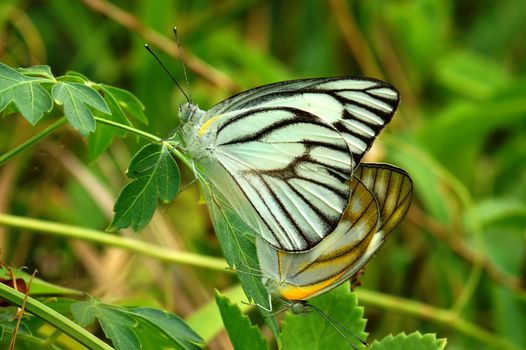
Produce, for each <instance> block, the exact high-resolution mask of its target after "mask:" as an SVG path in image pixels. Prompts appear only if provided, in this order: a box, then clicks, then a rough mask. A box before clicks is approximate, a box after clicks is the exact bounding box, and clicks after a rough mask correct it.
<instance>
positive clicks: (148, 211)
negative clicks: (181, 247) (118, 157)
mask: <svg viewBox="0 0 526 350" xmlns="http://www.w3.org/2000/svg"><path fill="white" fill-rule="evenodd" d="M127 175H128V177H129V178H131V179H133V181H132V182H131V183H129V184H128V185H126V186H125V187H124V188H123V190H122V191H121V193H120V194H119V197H118V198H117V201H116V203H115V206H114V208H113V211H114V212H115V216H114V218H113V221H112V223H111V225H110V227H109V229H110V230H117V229H121V228H124V227H128V226H131V227H132V228H133V229H134V230H135V231H139V230H141V229H142V228H144V226H146V224H147V223H148V222H149V221H150V220H151V218H152V216H153V214H154V212H155V208H156V207H157V202H158V201H159V200H160V201H161V202H164V203H168V202H170V201H172V200H173V199H174V198H175V196H176V195H177V192H178V191H179V187H180V185H181V174H180V173H179V168H178V167H177V163H176V162H175V160H174V159H173V158H172V156H171V155H170V152H169V151H168V149H167V148H166V146H165V145H164V144H153V143H152V144H148V145H146V146H144V147H143V148H142V149H141V150H140V151H139V152H137V154H136V155H135V156H134V157H133V159H132V160H131V162H130V166H129V168H128V172H127Z"/></svg>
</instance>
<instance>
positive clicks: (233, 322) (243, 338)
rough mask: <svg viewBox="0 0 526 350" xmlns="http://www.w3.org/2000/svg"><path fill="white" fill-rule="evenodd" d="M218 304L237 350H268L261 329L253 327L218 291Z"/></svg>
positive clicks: (231, 340) (229, 335)
mask: <svg viewBox="0 0 526 350" xmlns="http://www.w3.org/2000/svg"><path fill="white" fill-rule="evenodd" d="M216 304H217V307H218V308H219V312H220V313H221V318H222V319H223V324H224V325H225V329H226V331H227V333H228V337H229V338H230V342H231V343H232V346H233V347H234V349H235V350H244V349H251V350H265V349H267V350H268V344H267V342H266V341H265V339H264V338H263V335H262V334H261V331H260V330H259V328H257V327H256V326H254V325H252V324H251V323H250V320H249V319H248V317H247V316H245V315H243V314H242V313H241V310H239V308H238V307H237V306H236V305H234V304H233V303H231V302H230V301H229V300H228V298H227V297H225V296H223V295H221V294H220V293H219V292H218V291H217V290H216Z"/></svg>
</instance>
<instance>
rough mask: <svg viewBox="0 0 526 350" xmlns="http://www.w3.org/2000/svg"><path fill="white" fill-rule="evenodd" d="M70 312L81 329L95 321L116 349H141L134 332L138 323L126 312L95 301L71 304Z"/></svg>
mask: <svg viewBox="0 0 526 350" xmlns="http://www.w3.org/2000/svg"><path fill="white" fill-rule="evenodd" d="M71 312H72V313H73V317H74V319H75V321H76V322H77V323H78V324H80V325H81V326H83V327H85V326H88V325H90V324H92V323H93V322H94V321H95V319H97V320H98V321H99V323H100V326H101V327H102V330H103V331H104V334H105V335H106V337H107V338H108V339H110V340H111V341H112V343H113V345H114V346H115V348H116V349H118V350H120V349H122V350H125V349H129V350H134V349H138V350H139V349H141V344H140V341H139V338H138V337H137V334H136V333H135V330H134V328H137V326H138V322H137V320H135V319H133V317H130V316H129V315H128V314H127V313H126V312H123V311H122V310H120V309H118V308H116V307H112V306H110V305H105V304H103V303H100V302H99V301H97V300H95V299H91V300H88V301H81V302H78V303H74V304H72V305H71Z"/></svg>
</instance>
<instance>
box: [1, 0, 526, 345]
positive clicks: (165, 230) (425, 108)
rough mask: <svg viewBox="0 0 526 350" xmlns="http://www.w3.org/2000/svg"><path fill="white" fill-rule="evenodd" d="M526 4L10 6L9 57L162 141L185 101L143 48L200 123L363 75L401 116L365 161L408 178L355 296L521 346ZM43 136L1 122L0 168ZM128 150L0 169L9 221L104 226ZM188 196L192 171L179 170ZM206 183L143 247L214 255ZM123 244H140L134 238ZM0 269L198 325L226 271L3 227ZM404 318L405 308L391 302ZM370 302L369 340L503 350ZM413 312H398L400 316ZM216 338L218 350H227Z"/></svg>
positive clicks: (62, 153)
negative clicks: (403, 198)
mask: <svg viewBox="0 0 526 350" xmlns="http://www.w3.org/2000/svg"><path fill="white" fill-rule="evenodd" d="M525 19H526V2H524V1H520V0H515V1H513V0H502V1H453V0H416V1H401V0H368V1H357V0H355V1H344V0H329V1H314V0H307V1H257V0H252V1H229V0H225V1H206V0H198V1H175V0H170V1H168V0H162V1H151V0H134V1H122V0H121V1H118V0H113V1H112V2H106V1H104V0H81V1H66V0H62V1H60V0H55V1H53V0H50V1H42V0H41V1H37V0H35V1H30V0H20V1H16V0H3V1H2V2H1V3H0V60H1V61H2V62H4V63H6V64H8V65H11V66H30V65H35V64H47V65H50V66H51V68H52V70H53V72H54V73H55V75H60V74H64V73H65V72H66V71H68V70H74V71H77V72H80V73H83V74H85V75H87V76H88V77H89V78H90V79H92V80H93V81H96V82H101V83H106V84H111V85H115V86H118V87H121V88H124V89H127V90H129V91H131V92H133V93H134V94H136V95H137V96H138V97H139V98H140V99H141V101H142V102H143V103H144V105H145V106H146V114H147V116H148V117H149V119H150V124H149V125H148V126H140V125H138V127H141V128H145V130H148V131H150V132H152V133H154V134H156V135H159V136H161V137H164V136H167V135H168V134H169V133H170V131H171V130H173V129H174V128H176V127H177V125H178V120H177V107H178V105H179V104H180V103H181V102H183V101H184V99H183V97H182V95H181V93H180V92H179V91H178V90H177V89H176V88H175V87H174V85H173V83H172V82H171V81H170V79H169V78H168V77H167V76H166V74H165V73H163V72H162V70H161V68H160V67H159V65H158V64H157V63H156V62H155V60H154V59H153V58H152V57H151V56H150V55H149V54H148V53H147V52H146V51H145V50H144V48H143V44H144V43H145V42H147V43H149V44H150V46H151V47H152V48H153V49H154V50H155V51H156V52H157V53H158V55H159V56H160V58H161V59H162V60H163V61H164V62H165V64H166V65H167V66H168V67H169V69H170V71H172V72H173V74H174V75H175V76H176V77H177V79H178V80H179V81H180V82H184V78H183V75H182V70H181V65H180V61H179V59H178V58H177V57H178V55H177V47H176V45H175V42H174V40H173V37H172V32H171V30H172V26H174V25H176V26H177V28H178V30H179V33H180V36H181V40H182V45H183V49H184V56H185V62H186V64H187V67H188V69H189V85H190V90H191V93H192V95H193V98H194V100H195V101H196V102H197V103H198V104H199V106H200V107H201V108H204V109H208V108H209V107H211V106H212V105H213V104H215V103H217V102H219V101H220V100H222V99H224V98H226V97H228V96H230V95H232V94H233V93H235V92H239V91H242V90H245V89H248V88H251V87H255V86H258V85H262V84H265V83H271V82H275V81H281V80H286V79H295V78H308V77H321V76H344V75H357V76H371V77H375V78H379V79H383V80H386V81H388V82H390V83H391V84H393V85H394V86H396V87H397V88H398V89H399V90H400V93H401V96H402V102H401V106H400V109H399V112H398V113H397V116H396V118H394V120H393V122H392V123H391V124H390V125H389V126H388V128H387V130H386V131H385V132H384V134H382V135H381V137H380V138H379V139H378V141H377V142H376V144H375V146H374V147H373V149H372V151H371V152H370V154H369V157H368V160H369V161H386V162H391V163H393V164H396V165H398V166H400V167H402V168H404V169H406V170H407V171H408V172H409V173H410V174H411V175H412V177H413V181H414V184H415V196H414V203H413V206H412V208H411V210H410V212H409V213H408V216H407V218H406V219H405V221H404V222H403V223H402V225H400V228H399V229H398V230H397V231H396V232H395V233H394V234H393V235H392V238H391V239H390V240H389V242H388V243H386V244H385V246H384V247H383V248H382V249H381V250H380V252H379V253H378V254H377V256H376V257H375V258H374V259H373V260H372V261H371V262H370V264H369V265H367V268H366V270H365V275H364V277H363V278H362V280H363V287H362V288H364V289H370V290H375V291H378V292H382V293H385V294H388V295H393V296H399V297H403V298H406V299H408V300H413V301H419V302H422V303H424V304H428V305H430V306H434V307H437V308H440V309H445V310H450V311H452V312H453V314H454V315H456V317H459V318H462V319H465V320H467V321H469V322H470V323H472V324H475V325H477V326H478V327H481V328H482V329H484V330H486V331H488V332H489V333H491V334H492V335H493V336H494V337H498V338H502V339H507V340H508V341H509V342H511V343H513V344H515V345H516V347H517V348H518V349H521V348H526V332H525V330H526V289H525V285H526V283H525V281H526V40H525V38H524V36H525V33H526V20H525ZM51 121H52V119H51V118H49V119H48V120H46V121H45V122H43V123H42V124H39V125H38V126H37V127H36V128H34V127H31V126H30V125H28V124H27V122H25V121H24V120H23V119H22V118H20V117H18V118H12V117H10V118H6V119H3V120H1V121H0V153H4V152H5V151H7V150H9V149H11V148H13V147H14V146H16V145H18V144H20V143H21V142H23V141H24V140H26V139H27V138H29V137H30V136H31V135H34V134H35V133H36V132H37V129H41V128H43V127H44V125H45V124H46V123H49V122H51ZM141 142H142V141H141V140H138V139H136V138H135V137H129V138H127V139H116V140H115V141H114V143H113V144H112V146H111V147H110V149H109V151H108V152H106V153H105V154H103V155H102V156H101V157H99V158H98V159H97V160H95V161H92V160H90V159H89V156H88V153H87V151H86V146H85V140H84V139H83V138H81V137H80V136H79V135H78V134H77V133H75V132H74V131H72V130H70V129H67V128H65V129H63V130H61V131H60V132H58V133H55V134H53V135H52V136H51V137H49V138H48V139H46V140H45V141H44V142H42V143H40V144H38V145H37V146H35V147H34V148H32V149H31V150H30V151H26V152H24V153H23V154H21V155H19V156H18V157H16V158H15V159H13V160H11V161H10V162H9V163H7V164H6V165H4V166H3V167H1V168H0V212H5V213H11V214H15V215H20V216H27V217H33V218H41V219H46V220H50V221H58V222H62V223H70V224H75V225H79V226H83V227H91V228H96V229H100V230H103V229H104V228H105V227H106V226H107V225H108V223H109V222H110V220H111V216H112V205H113V202H114V200H115V198H116V196H117V194H118V192H119V190H120V188H121V187H122V186H123V184H125V183H126V181H127V180H126V177H125V175H124V170H125V169H126V167H127V164H128V162H129V159H130V156H131V155H132V154H133V152H134V151H136V150H137V149H138V148H139V147H140V146H141V145H142V143H141ZM183 175H184V181H186V182H189V181H191V180H192V176H193V175H192V173H191V171H188V169H185V170H184V174H183ZM199 199H200V196H199V191H198V188H197V186H196V185H194V186H191V187H189V188H188V189H186V190H185V191H184V192H183V193H182V194H181V195H180V196H179V197H178V198H177V199H176V201H175V202H174V203H172V204H170V205H168V206H165V207H162V208H160V209H159V210H158V212H157V214H156V216H155V217H154V220H153V221H152V223H151V224H150V225H149V227H148V228H147V229H145V230H144V231H143V232H141V233H140V234H138V235H140V236H141V237H142V238H143V239H144V240H146V241H149V242H153V243H155V244H158V245H162V246H165V247H170V248H173V249H181V250H188V251H192V252H195V253H199V254H203V255H211V256H221V251H220V249H219V247H218V243H217V240H216V238H215V236H214V233H213V229H212V226H211V223H210V219H209V216H208V213H207V210H206V206H204V205H202V204H198V201H199ZM124 234H128V235H135V234H134V233H132V232H125V233H124ZM0 248H1V252H2V257H1V258H2V260H3V261H5V262H7V263H9V264H11V265H13V266H23V265H25V266H28V267H30V268H31V269H33V268H37V269H38V271H39V275H40V277H41V278H44V279H46V280H48V281H52V282H55V283H59V284H61V285H64V286H67V287H74V288H79V289H82V290H86V291H88V292H90V293H92V294H94V295H96V296H98V297H101V298H103V299H104V300H106V301H109V302H118V303H127V304H130V303H132V304H142V305H154V306H158V307H162V308H167V309H169V310H172V311H174V312H176V313H178V314H180V315H182V316H190V315H192V314H193V313H194V312H196V310H199V309H200V308H201V307H203V306H204V305H205V304H206V303H208V302H209V301H210V300H212V298H213V289H214V288H218V289H225V288H227V287H229V286H232V285H234V284H235V283H236V279H235V277H234V276H232V275H231V274H227V273H220V272H213V271H207V270H204V269H195V268H190V267H185V266H175V265H167V264H163V263H160V262H158V261H155V260H154V259H151V258H145V257H141V256H138V255H135V254H131V253H129V252H126V251H122V250H116V249H112V248H108V247H103V246H94V245H92V244H87V243H82V242H73V241H71V242H70V241H65V240H64V239H61V238H54V237H53V236H46V235H39V234H36V233H34V232H28V231H20V230H8V229H5V228H2V227H0ZM398 306H399V305H398ZM398 306H397V305H394V306H390V307H387V306H385V307H382V306H380V305H367V304H366V305H365V307H366V317H367V318H368V319H369V322H368V326H367V331H368V332H370V333H371V337H370V338H369V339H375V338H381V337H383V336H385V335H387V334H390V333H393V334H396V333H398V332H401V331H405V332H407V333H410V332H413V331H414V330H420V331H421V332H436V333H437V335H438V336H439V337H447V338H448V347H447V348H448V349H498V348H499V347H498V346H496V345H494V344H492V342H491V341H490V340H487V341H484V340H481V339H480V338H479V339H476V337H473V336H470V335H469V331H466V330H465V329H461V328H459V326H458V325H456V324H455V322H454V320H451V322H440V321H438V320H437V318H436V317H435V316H436V315H433V314H432V313H431V314H429V313H426V310H425V309H422V314H420V315H415V314H408V313H407V312H404V311H403V308H402V307H398ZM402 306H403V305H402ZM229 346H230V345H229V342H228V339H227V338H226V336H225V335H224V334H221V335H219V336H218V337H216V338H215V339H214V340H213V341H212V342H210V343H209V345H208V347H209V348H210V349H229Z"/></svg>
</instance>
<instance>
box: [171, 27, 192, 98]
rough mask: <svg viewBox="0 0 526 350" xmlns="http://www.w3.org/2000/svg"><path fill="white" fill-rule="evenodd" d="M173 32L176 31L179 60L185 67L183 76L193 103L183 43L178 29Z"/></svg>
mask: <svg viewBox="0 0 526 350" xmlns="http://www.w3.org/2000/svg"><path fill="white" fill-rule="evenodd" d="M173 31H174V36H175V42H176V43H177V49H178V50H179V58H180V59H181V66H183V74H184V80H185V81H186V89H187V90H188V95H189V96H190V101H192V93H191V92H190V83H189V82H188V75H187V74H186V66H185V64H184V59H183V46H182V45H181V41H180V40H179V33H178V32H177V28H176V27H175V26H174V28H173Z"/></svg>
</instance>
